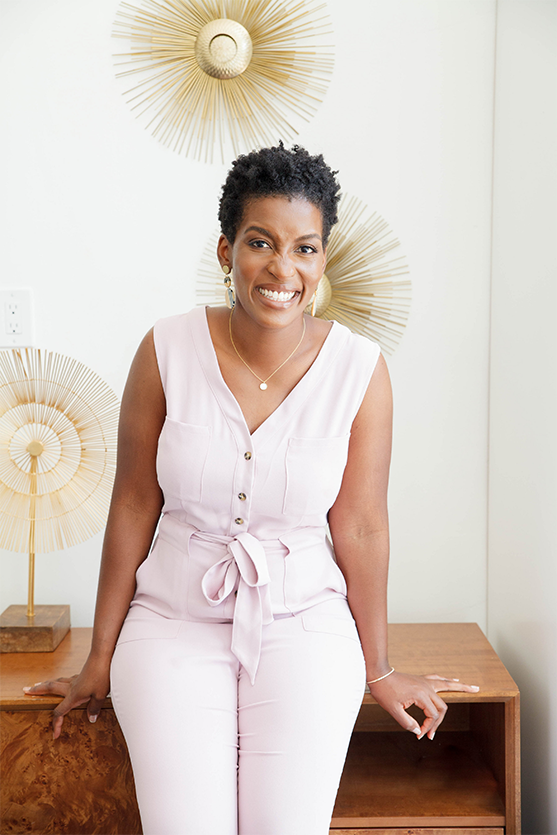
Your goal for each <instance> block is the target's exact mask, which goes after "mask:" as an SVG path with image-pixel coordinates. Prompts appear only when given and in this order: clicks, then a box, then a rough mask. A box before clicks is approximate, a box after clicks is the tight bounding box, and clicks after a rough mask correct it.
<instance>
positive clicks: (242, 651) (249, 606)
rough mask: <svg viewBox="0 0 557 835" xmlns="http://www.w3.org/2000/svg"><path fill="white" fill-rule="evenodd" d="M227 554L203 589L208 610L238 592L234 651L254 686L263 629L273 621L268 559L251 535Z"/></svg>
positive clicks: (235, 541)
mask: <svg viewBox="0 0 557 835" xmlns="http://www.w3.org/2000/svg"><path fill="white" fill-rule="evenodd" d="M227 552H228V553H227V554H226V556H225V557H223V558H222V559H221V560H219V561H218V562H217V563H215V564H214V565H212V566H211V568H209V569H208V570H207V571H206V572H205V574H204V575H203V580H202V581H201V588H202V591H203V594H204V596H205V599H206V600H207V602H208V604H209V606H218V605H219V604H220V603H222V602H223V601H224V600H226V599H227V598H228V597H229V596H230V595H231V594H232V593H233V592H236V605H235V608H234V617H233V621H232V645H231V649H232V652H233V653H234V655H235V656H236V658H237V659H238V661H239V662H240V664H242V666H243V667H244V669H245V670H246V672H247V674H248V676H249V678H250V681H251V683H252V684H253V683H254V682H255V675H256V673H257V667H258V665H259V658H260V656H261V640H262V631H263V626H264V625H266V624H269V623H272V621H273V614H272V608H271V596H270V591H269V580H270V577H269V568H268V566H267V557H266V555H265V549H264V548H263V545H262V544H261V542H259V540H258V539H256V538H255V537H254V536H252V535H251V534H249V533H240V534H238V536H236V537H235V538H234V539H232V540H230V542H228V543H227Z"/></svg>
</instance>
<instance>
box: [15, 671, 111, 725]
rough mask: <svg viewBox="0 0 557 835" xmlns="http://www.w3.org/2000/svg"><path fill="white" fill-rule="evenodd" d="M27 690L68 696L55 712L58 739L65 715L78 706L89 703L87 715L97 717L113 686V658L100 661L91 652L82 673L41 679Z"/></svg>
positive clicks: (92, 718)
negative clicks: (93, 657)
mask: <svg viewBox="0 0 557 835" xmlns="http://www.w3.org/2000/svg"><path fill="white" fill-rule="evenodd" d="M23 690H24V692H25V694H26V695H28V696H46V695H50V694H55V695H57V696H64V699H63V700H62V701H61V702H60V704H59V705H58V706H57V707H56V708H55V710H54V712H53V715H52V731H53V734H52V736H53V739H58V737H59V736H60V732H61V730H62V723H63V721H64V716H65V715H66V714H67V713H69V712H70V710H72V709H73V708H75V707H79V706H80V705H84V704H86V705H87V718H88V719H89V721H90V722H96V721H97V718H98V716H99V713H100V712H101V708H102V706H103V702H104V700H105V698H106V697H107V695H108V692H109V690H110V662H108V663H107V662H105V661H103V662H98V661H95V660H93V659H92V658H91V656H89V658H88V659H87V661H86V662H85V664H84V666H83V669H82V671H81V672H80V673H79V675H75V676H71V677H70V678H56V679H53V680H51V681H41V682H39V683H38V684H34V685H33V686H32V687H24V688H23Z"/></svg>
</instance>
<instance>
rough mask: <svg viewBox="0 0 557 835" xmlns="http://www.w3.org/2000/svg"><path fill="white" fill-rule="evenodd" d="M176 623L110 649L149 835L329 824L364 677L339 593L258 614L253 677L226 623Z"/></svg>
mask: <svg viewBox="0 0 557 835" xmlns="http://www.w3.org/2000/svg"><path fill="white" fill-rule="evenodd" d="M160 620H164V619H160ZM171 624H172V628H171V631H172V633H174V631H175V632H176V634H175V636H173V637H168V629H169V628H170V627H169V626H168V621H166V623H165V624H163V625H164V629H162V630H157V629H156V628H155V629H154V634H156V635H158V637H155V638H149V639H147V640H145V639H144V638H143V639H140V640H134V639H133V631H132V632H131V633H130V632H128V639H127V640H123V641H121V642H120V643H119V644H118V646H117V647H116V651H115V653H114V658H113V661H112V689H111V694H112V701H113V704H114V707H115V710H116V714H117V716H118V720H119V722H120V725H121V727H122V730H123V732H124V735H125V737H126V741H127V744H128V749H129V752H130V757H131V761H132V765H133V771H134V776H135V784H136V790H137V796H138V801H139V808H140V812H141V819H142V823H143V832H144V835H238V833H239V835H326V833H328V831H329V823H330V820H331V814H332V810H333V805H334V801H335V796H336V792H337V788H338V783H339V780H340V776H341V773H342V768H343V764H344V759H345V756H346V749H347V747H348V742H349V740H350V734H351V732H352V728H353V725H354V722H355V719H356V716H357V714H358V710H359V707H360V704H361V701H362V696H363V690H364V686H365V681H364V680H365V671H364V662H363V656H362V650H361V646H360V642H359V639H358V634H357V631H356V626H355V624H354V621H353V619H352V615H351V614H350V610H349V609H348V605H347V604H346V602H345V601H344V600H340V599H339V600H333V601H328V602H326V603H321V604H319V605H318V606H315V607H313V608H312V609H309V610H307V611H306V612H303V613H301V614H298V615H295V616H292V617H288V616H287V617H281V618H278V619H276V620H275V621H274V622H273V623H271V624H269V625H268V626H265V627H264V628H263V644H262V651H261V660H260V663H259V669H258V672H257V677H256V681H255V684H254V685H252V684H251V683H250V681H249V679H248V677H247V675H246V673H245V671H244V669H243V667H242V666H241V665H240V664H239V662H238V660H237V659H236V658H235V656H234V655H233V654H232V653H231V651H230V640H231V629H232V625H231V624H230V623H207V622H199V621H179V622H177V621H173V622H171ZM124 637H125V636H124Z"/></svg>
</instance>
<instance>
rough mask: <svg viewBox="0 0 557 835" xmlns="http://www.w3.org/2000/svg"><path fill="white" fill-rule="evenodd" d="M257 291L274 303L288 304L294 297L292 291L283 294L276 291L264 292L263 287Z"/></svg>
mask: <svg viewBox="0 0 557 835" xmlns="http://www.w3.org/2000/svg"><path fill="white" fill-rule="evenodd" d="M257 289H258V291H259V292H260V293H261V295H262V296H265V298H266V299H272V300H273V301H274V302H289V301H290V299H293V298H294V296H295V295H296V293H295V291H294V290H293V291H292V292H291V293H283V292H282V291H281V292H280V293H278V292H277V291H276V290H265V289H264V288H263V287H258V288H257Z"/></svg>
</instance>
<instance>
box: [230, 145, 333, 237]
mask: <svg viewBox="0 0 557 835" xmlns="http://www.w3.org/2000/svg"><path fill="white" fill-rule="evenodd" d="M337 173H338V172H337V171H332V170H331V169H330V168H329V166H328V165H327V163H326V162H325V160H324V159H323V155H322V154H317V155H315V156H312V155H311V154H309V153H308V152H307V151H306V149H305V148H302V147H300V146H299V145H294V146H293V147H292V150H288V149H287V148H285V147H284V145H283V144H282V142H280V143H279V145H278V146H277V147H273V148H262V149H261V150H260V151H252V152H251V153H249V154H243V155H241V156H239V157H238V159H237V160H235V161H234V162H233V163H232V168H231V169H230V171H229V172H228V175H227V177H226V180H225V182H224V185H223V187H222V196H221V199H220V204H219V220H220V224H221V231H222V234H223V235H224V236H225V237H226V238H227V239H228V241H229V242H230V243H234V240H235V238H236V234H237V232H238V228H239V226H240V224H241V222H242V217H243V216H244V211H245V207H246V204H247V203H248V202H249V201H250V199H253V198H258V197H289V198H293V197H303V198H305V199H306V200H307V201H308V202H309V203H313V205H314V206H316V207H317V208H318V209H319V210H320V211H321V216H322V218H323V246H326V245H327V241H328V239H329V234H330V232H331V228H332V226H334V224H335V223H336V222H337V221H338V215H337V206H338V201H339V199H340V186H339V184H338V182H337V180H336V176H335V175H336V174H337Z"/></svg>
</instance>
